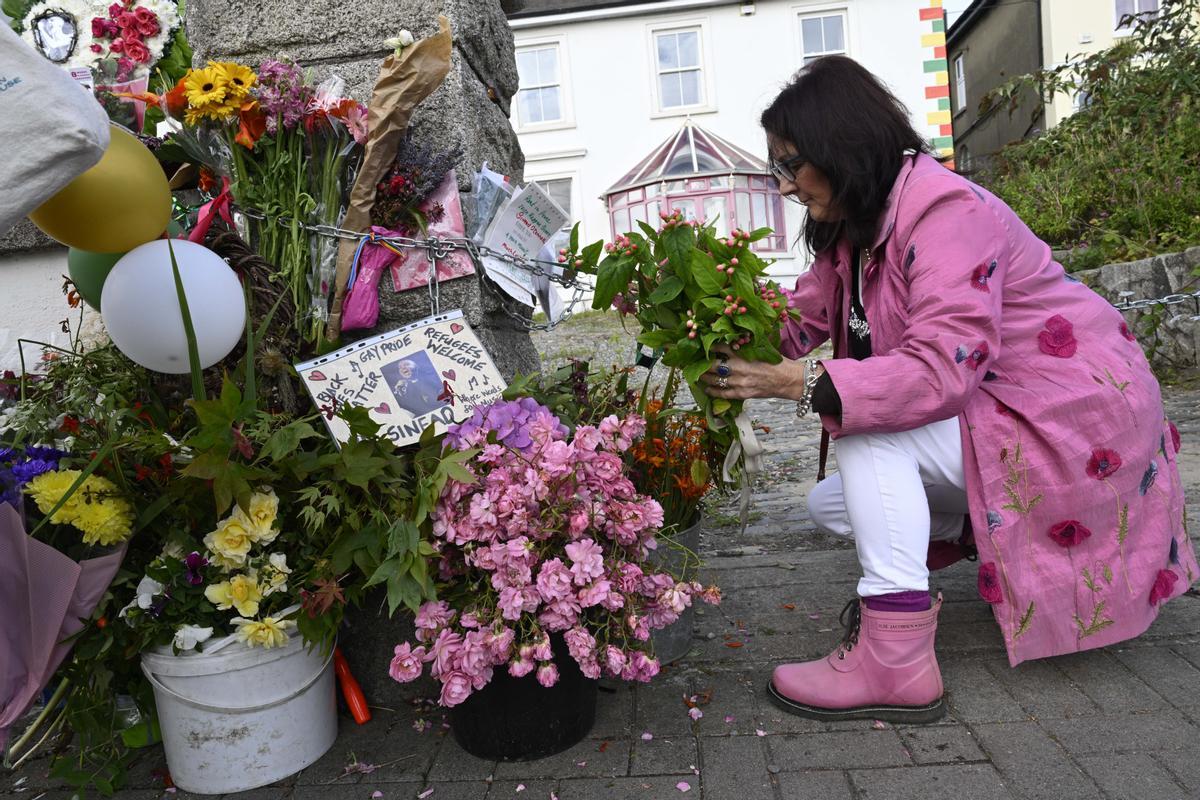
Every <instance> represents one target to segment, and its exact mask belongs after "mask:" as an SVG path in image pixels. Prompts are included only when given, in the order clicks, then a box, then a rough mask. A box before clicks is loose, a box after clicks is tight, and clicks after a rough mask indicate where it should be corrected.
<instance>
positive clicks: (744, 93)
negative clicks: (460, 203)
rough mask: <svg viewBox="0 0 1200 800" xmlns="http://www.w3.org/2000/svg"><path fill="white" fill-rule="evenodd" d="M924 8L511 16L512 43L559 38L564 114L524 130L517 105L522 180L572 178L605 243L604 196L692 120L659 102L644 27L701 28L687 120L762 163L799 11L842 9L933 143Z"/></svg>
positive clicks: (786, 262)
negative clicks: (764, 119)
mask: <svg viewBox="0 0 1200 800" xmlns="http://www.w3.org/2000/svg"><path fill="white" fill-rule="evenodd" d="M751 5H752V6H753V7H754V13H753V14H750V15H742V14H741V8H742V7H743V6H751ZM929 5H932V3H930V2H929V0H845V1H844V2H826V1H824V0H822V1H821V2H817V1H816V0H814V1H813V2H807V1H806V0H768V1H767V2H756V3H753V4H750V3H725V4H723V5H720V6H712V5H711V4H704V3H697V4H694V6H695V7H689V8H676V9H673V10H670V11H666V12H662V11H660V12H658V13H650V14H640V13H638V12H637V11H636V10H631V9H630V7H625V8H622V9H615V10H611V11H610V12H609V13H610V14H611V13H614V12H621V13H622V14H623V15H622V16H619V17H610V18H602V19H574V20H568V21H562V20H559V19H556V18H554V17H545V18H542V21H539V22H537V23H536V24H531V20H514V21H513V28H514V31H513V33H514V35H515V38H516V42H517V46H518V47H521V46H524V45H529V44H538V43H546V42H557V43H558V46H559V53H560V61H561V65H562V71H563V94H564V96H565V110H566V117H567V119H566V122H565V123H564V124H563V125H559V126H547V127H546V128H544V129H541V130H536V129H535V130H523V129H522V128H521V127H520V120H519V119H517V118H516V117H517V113H516V111H515V110H514V119H513V124H514V126H515V127H517V130H518V134H519V137H520V140H521V147H522V149H523V150H524V151H525V158H526V166H525V177H526V179H527V180H540V179H551V178H564V177H570V178H572V179H573V182H572V192H573V197H572V207H573V210H574V211H575V216H576V218H577V219H579V221H580V222H581V223H582V224H581V226H580V229H581V241H584V242H587V241H594V240H596V239H601V238H604V239H607V238H609V237H610V230H609V217H608V212H607V210H606V208H605V205H604V202H603V200H601V199H600V197H601V195H602V194H603V193H604V191H605V189H607V188H608V187H609V186H610V185H612V184H613V183H614V182H615V181H616V180H618V179H619V178H620V177H621V176H622V175H624V174H625V173H626V172H627V171H628V170H629V169H631V168H632V167H633V166H634V165H635V164H636V163H637V162H638V161H639V160H641V159H642V158H643V157H644V156H646V155H647V154H648V153H649V152H650V151H651V150H652V149H653V148H655V147H657V146H658V145H659V144H660V143H661V142H662V141H663V140H664V139H666V138H667V137H668V136H670V135H671V134H673V133H675V132H676V131H677V130H678V129H679V127H680V125H681V124H682V122H683V120H684V118H685V117H686V116H689V114H685V113H673V114H670V115H664V114H662V113H659V112H657V110H656V107H655V99H654V87H655V62H654V60H653V58H654V56H653V51H652V34H651V31H653V30H655V29H658V28H661V27H663V26H668V27H670V26H676V25H678V26H686V25H699V26H700V28H701V31H702V44H701V47H702V51H703V55H702V58H703V63H704V65H705V68H706V69H705V76H704V77H705V83H706V84H707V87H708V89H709V92H710V97H709V98H708V103H707V108H705V109H701V110H698V111H692V112H691V113H690V116H691V117H692V119H693V120H694V121H695V123H696V124H697V125H699V126H701V127H703V128H705V129H707V130H710V131H712V132H713V133H715V134H717V135H718V136H721V137H723V138H725V139H728V140H729V141H731V142H733V143H734V144H736V145H739V146H741V147H743V148H745V149H747V150H749V151H751V152H753V153H756V154H759V155H761V156H762V157H764V159H765V156H766V143H765V139H764V136H763V133H762V129H761V128H760V127H759V125H758V118H759V115H760V114H761V113H762V110H763V109H764V108H765V107H766V106H767V105H768V104H769V103H770V102H771V100H772V99H774V97H775V96H776V94H777V93H778V92H779V90H780V89H781V88H782V87H783V86H784V85H785V83H786V82H787V80H788V79H789V77H790V76H791V75H792V74H793V73H794V72H795V71H796V70H797V68H798V67H799V66H800V63H801V55H800V53H801V49H800V48H801V46H800V23H799V15H800V14H805V13H811V12H827V11H835V10H844V11H845V12H846V17H847V19H846V24H847V31H846V33H847V36H846V38H847V44H848V48H849V55H851V56H852V57H854V58H855V59H857V60H858V61H859V62H861V63H862V64H863V65H864V66H865V67H867V68H868V69H870V70H871V71H872V72H874V73H875V74H877V75H879V76H880V77H882V78H883V79H884V80H885V81H886V82H887V84H888V85H889V86H890V87H891V89H892V90H893V91H894V92H895V93H896V95H897V96H898V97H899V98H900V99H901V101H903V102H904V104H905V105H906V106H908V108H909V111H910V113H911V115H912V117H913V121H914V123H915V124H916V127H917V130H918V131H920V132H922V133H923V134H925V135H926V136H928V137H930V138H932V137H934V136H937V135H938V130H937V127H936V126H934V125H929V124H927V122H926V114H927V111H929V110H930V106H929V105H928V103H927V101H926V96H925V86H926V84H927V82H928V80H927V79H928V76H927V75H926V74H925V73H924V72H923V62H924V61H925V60H926V59H929V58H931V57H932V55H931V51H930V50H929V49H928V48H927V47H925V46H924V45H923V43H922V36H923V35H926V34H928V33H929V30H930V26H929V23H928V22H926V21H922V20H921V19H920V18H919V9H920V8H922V7H925V6H929ZM635 8H636V7H635ZM514 109H516V104H515V103H514ZM831 134H832V135H835V136H836V131H833V132H831ZM785 206H786V208H787V226H788V230H787V232H788V238H789V241H794V240H795V238H796V236H797V234H798V233H799V230H800V224H801V218H802V216H801V215H802V213H803V211H802V209H801V208H800V207H798V206H795V205H794V204H791V203H786V204H785ZM774 257H776V258H778V262H777V264H776V267H775V270H774V271H775V274H776V275H777V276H778V277H780V278H787V277H794V276H795V275H796V274H798V272H799V271H801V270H802V269H803V268H804V266H805V265H806V263H807V258H806V257H805V256H804V255H803V254H802V253H799V252H797V250H796V249H795V248H793V250H792V252H790V253H780V254H776V255H775V256H774Z"/></svg>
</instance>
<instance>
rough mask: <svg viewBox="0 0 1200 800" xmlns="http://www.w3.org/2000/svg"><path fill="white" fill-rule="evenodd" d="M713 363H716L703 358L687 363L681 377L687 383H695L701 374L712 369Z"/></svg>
mask: <svg viewBox="0 0 1200 800" xmlns="http://www.w3.org/2000/svg"><path fill="white" fill-rule="evenodd" d="M714 363H716V362H715V361H714V360H710V359H705V360H703V361H695V362H693V363H691V364H688V365H687V366H686V367H684V368H683V377H684V378H685V379H686V380H687V382H688V383H696V382H697V381H699V380H700V376H701V375H703V374H704V373H706V372H708V371H709V370H710V369H712V365H713V364H714Z"/></svg>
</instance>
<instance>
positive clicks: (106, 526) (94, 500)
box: [71, 475, 134, 546]
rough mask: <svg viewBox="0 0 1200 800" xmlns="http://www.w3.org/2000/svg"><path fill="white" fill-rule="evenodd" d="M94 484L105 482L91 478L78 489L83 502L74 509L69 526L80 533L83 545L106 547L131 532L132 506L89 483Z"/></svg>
mask: <svg viewBox="0 0 1200 800" xmlns="http://www.w3.org/2000/svg"><path fill="white" fill-rule="evenodd" d="M94 481H95V482H101V481H102V482H103V483H109V482H108V481H107V480H106V479H104V478H97V477H96V476H94V475H93V476H92V477H90V478H88V479H87V481H85V482H84V484H83V486H82V487H80V488H81V491H82V492H83V502H81V503H80V504H79V505H78V506H77V513H76V516H75V519H74V520H72V521H71V524H72V525H74V526H75V527H76V528H78V529H79V530H81V531H83V542H84V544H99V545H104V546H107V545H111V544H116V543H117V542H123V541H125V540H126V539H128V538H129V535H130V534H131V533H132V532H133V520H134V513H133V506H131V505H130V504H129V503H128V502H127V501H126V500H123V499H122V498H120V497H113V496H111V495H110V492H109V491H108V490H107V489H105V488H102V487H101V486H99V485H97V483H93V482H94ZM109 485H110V486H111V485H112V484H109ZM113 488H114V489H115V488H116V487H113ZM106 495H108V496H106Z"/></svg>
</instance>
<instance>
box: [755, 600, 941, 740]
mask: <svg viewBox="0 0 1200 800" xmlns="http://www.w3.org/2000/svg"><path fill="white" fill-rule="evenodd" d="M941 607H942V597H941V595H938V598H937V601H936V602H935V603H934V604H933V606H932V608H930V609H929V610H928V611H918V612H885V611H872V610H871V609H869V608H867V606H866V605H865V604H864V603H862V601H861V600H857V599H856V600H853V601H851V602H850V603H848V604H847V605H846V608H845V609H844V610H843V611H842V624H843V625H845V626H846V636H845V638H844V639H843V640H842V643H841V645H839V646H838V648H837V650H835V651H833V652H832V653H830V654H829V655H828V656H826V657H825V658H821V659H817V660H816V661H806V662H804V663H802V664H782V665H780V666H778V667H776V668H775V674H774V675H773V676H772V677H771V683H770V684H769V685H768V686H767V693H768V694H769V695H770V696H771V699H772V700H773V701H774V702H775V704H776V705H778V706H779V707H780V708H782V709H783V710H784V711H788V712H790V713H792V714H798V715H800V716H802V717H811V718H813V719H821V720H825V721H833V720H840V719H879V720H886V721H888V722H907V723H914V722H932V721H934V720H936V719H939V718H940V717H941V716H942V715H943V714H945V713H946V703H945V700H944V699H943V698H942V673H941V671H940V670H939V669H938V663H937V658H936V657H935V656H934V654H933V638H934V634H935V633H936V632H937V615H938V610H939V609H940V608H941Z"/></svg>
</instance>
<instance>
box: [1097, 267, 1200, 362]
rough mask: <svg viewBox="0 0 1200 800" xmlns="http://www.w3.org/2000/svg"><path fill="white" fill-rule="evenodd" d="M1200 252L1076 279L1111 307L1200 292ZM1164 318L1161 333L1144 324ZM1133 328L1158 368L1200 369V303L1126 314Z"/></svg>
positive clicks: (1109, 268) (1104, 270)
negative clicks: (1155, 316)
mask: <svg viewBox="0 0 1200 800" xmlns="http://www.w3.org/2000/svg"><path fill="white" fill-rule="evenodd" d="M1198 271H1200V247H1192V248H1189V249H1187V250H1185V251H1183V252H1182V253H1168V254H1166V255H1161V256H1155V257H1154V258H1147V259H1143V260H1141V261H1128V262H1124V263H1121V264H1108V265H1107V266H1103V267H1100V268H1098V269H1089V270H1083V271H1081V272H1076V273H1075V275H1076V276H1077V277H1078V278H1079V279H1080V280H1082V281H1083V282H1084V283H1086V284H1087V285H1088V286H1090V287H1092V289H1094V290H1095V291H1096V292H1097V293H1099V294H1100V295H1101V296H1103V297H1104V298H1106V299H1107V300H1108V301H1109V302H1112V303H1120V302H1124V301H1127V300H1141V299H1151V298H1160V297H1165V296H1166V295H1169V294H1190V293H1192V292H1195V291H1197V290H1200V275H1198V274H1197V273H1198ZM1152 313H1158V314H1161V315H1162V321H1161V324H1159V325H1158V327H1157V330H1156V331H1154V332H1150V333H1148V332H1147V331H1146V330H1145V329H1144V326H1143V325H1141V324H1139V323H1141V322H1142V321H1143V320H1144V319H1145V318H1146V317H1147V315H1148V314H1152ZM1125 318H1126V319H1127V320H1129V327H1130V328H1131V329H1132V330H1133V331H1134V332H1135V333H1137V335H1138V339H1139V341H1141V343H1142V347H1143V348H1144V349H1145V350H1146V352H1147V354H1148V355H1149V356H1150V358H1151V360H1152V361H1153V362H1154V364H1155V366H1156V367H1160V368H1167V369H1187V368H1192V367H1196V366H1200V299H1195V298H1194V299H1192V300H1189V301H1187V302H1184V303H1179V304H1176V305H1170V306H1157V307H1154V308H1150V309H1145V310H1135V311H1126V312H1125Z"/></svg>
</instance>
